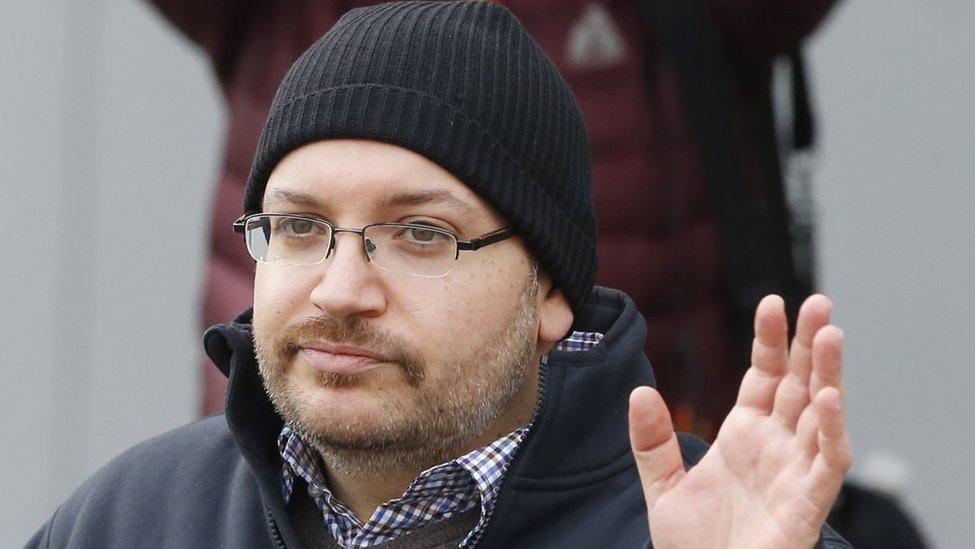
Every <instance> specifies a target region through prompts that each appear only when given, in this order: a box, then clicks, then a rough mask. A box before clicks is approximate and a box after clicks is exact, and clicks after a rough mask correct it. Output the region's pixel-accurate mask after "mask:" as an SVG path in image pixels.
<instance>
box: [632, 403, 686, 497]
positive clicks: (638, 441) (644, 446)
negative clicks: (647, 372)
mask: <svg viewBox="0 0 976 549" xmlns="http://www.w3.org/2000/svg"><path fill="white" fill-rule="evenodd" d="M630 447H631V450H633V452H634V461H636V462H637V472H638V473H639V474H640V479H641V485H642V486H643V488H644V499H645V500H646V503H647V508H648V510H650V509H651V508H653V507H654V504H655V503H656V502H657V499H658V498H659V497H660V496H661V494H663V493H665V492H667V491H668V490H669V489H670V488H671V487H672V486H674V485H675V484H676V483H677V482H678V481H679V480H681V478H682V477H683V476H684V473H685V469H684V464H683V463H682V461H681V450H680V449H679V447H678V438H677V436H675V434H674V425H673V424H672V423H671V414H669V413H668V407H667V406H665V404H664V399H662V398H661V395H660V393H658V392H657V391H656V390H654V389H652V388H650V387H638V388H636V389H634V391H633V392H631V393H630Z"/></svg>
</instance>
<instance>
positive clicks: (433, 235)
mask: <svg viewBox="0 0 976 549" xmlns="http://www.w3.org/2000/svg"><path fill="white" fill-rule="evenodd" d="M406 233H407V237H408V238H410V240H413V241H415V242H433V241H434V240H435V239H437V238H444V235H442V234H441V233H439V232H437V231H432V230H430V229H418V228H416V227H411V228H409V229H407V230H406Z"/></svg>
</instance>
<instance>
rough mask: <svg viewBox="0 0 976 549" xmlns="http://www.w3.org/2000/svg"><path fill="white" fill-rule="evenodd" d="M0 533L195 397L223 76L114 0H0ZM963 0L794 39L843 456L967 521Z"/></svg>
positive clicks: (876, 11)
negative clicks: (812, 114) (841, 357)
mask: <svg viewBox="0 0 976 549" xmlns="http://www.w3.org/2000/svg"><path fill="white" fill-rule="evenodd" d="M0 36H2V37H3V38H2V40H3V46H4V47H3V48H0V74H3V75H4V79H3V84H2V86H0V121H2V128H3V131H2V132H0V150H2V151H3V152H4V161H3V162H0V181H2V182H3V183H2V185H3V191H4V192H3V196H5V197H8V198H13V200H9V201H8V203H7V207H6V208H5V215H6V216H7V219H6V222H5V223H4V227H5V228H4V230H3V234H4V235H5V236H7V238H5V239H4V240H5V246H6V249H5V250H4V251H5V253H4V254H3V266H4V268H3V269H2V270H0V303H2V304H3V305H2V306H3V316H4V318H5V319H6V320H5V322H4V326H3V329H2V330H0V368H2V370H0V371H2V373H3V380H4V383H2V384H0V406H2V408H0V410H2V413H3V415H4V419H5V421H4V422H3V433H2V439H0V440H3V450H4V452H3V455H4V458H3V461H2V462H0V465H2V467H0V485H2V486H3V487H4V490H5V493H6V497H5V498H4V508H3V511H2V513H0V532H3V534H2V537H3V539H2V540H0V546H10V547H16V546H19V545H20V544H21V543H22V541H23V540H24V539H26V538H27V537H28V536H29V535H30V533H31V532H32V531H33V530H34V529H35V528H36V527H37V526H38V525H39V524H40V523H41V522H42V521H43V520H45V519H46V518H47V517H48V516H50V514H51V513H52V512H53V510H54V509H55V507H56V506H57V504H58V503H59V502H60V501H61V500H63V498H65V497H66V496H67V495H68V494H69V493H70V492H71V491H72V490H73V489H74V487H75V486H77V484H78V483H79V482H81V480H82V479H83V478H84V477H85V476H87V475H88V474H90V473H91V472H92V471H94V470H95V469H96V468H97V467H99V466H100V465H101V464H103V463H105V461H107V460H108V459H110V458H111V456H113V455H115V454H117V453H118V452H119V451H121V450H122V449H124V448H125V447H128V446H130V445H131V444H134V443H135V442H138V441H139V440H142V439H144V438H146V437H149V436H151V435H153V434H156V433H159V432H161V431H163V430H165V429H168V428H171V427H174V426H177V425H180V424H182V423H185V422H187V421H190V420H191V419H193V418H194V417H195V414H196V409H197V392H196V388H197V383H198V372H197V370H196V362H197V359H198V356H199V352H200V351H199V348H200V347H199V335H200V334H199V332H198V330H197V327H196V323H197V317H196V311H197V307H198V305H197V303H198V299H199V293H200V284H201V276H202V273H203V270H204V264H203V260H204V257H205V247H204V246H205V240H204V235H205V233H206V227H207V209H208V207H209V202H210V190H211V188H212V183H213V181H214V179H215V176H216V169H217V165H218V161H219V154H220V150H221V143H222V128H223V116H224V115H223V112H222V108H223V107H222V105H221V98H220V96H219V94H218V92H217V91H216V90H215V89H214V85H213V81H212V78H211V76H210V73H209V71H208V67H207V66H206V64H205V63H204V60H203V59H202V58H201V56H200V55H198V54H197V52H195V51H194V50H193V49H192V48H191V47H190V46H188V45H187V44H186V43H184V42H183V41H182V40H181V39H180V38H179V37H178V36H177V35H176V34H175V33H174V32H173V31H172V30H171V29H170V28H169V27H168V26H166V25H164V24H163V23H162V22H161V20H159V19H158V18H157V17H156V15H155V13H153V12H152V11H150V10H149V9H147V8H146V7H145V6H144V5H142V4H141V3H138V2H132V1H131V0H88V1H87V2H84V3H82V2H68V1H65V0H62V1H53V0H48V1H38V0H8V1H6V2H3V3H2V4H0ZM972 39H973V6H972V3H971V2H966V1H964V0H952V1H943V2H940V3H924V4H923V3H916V2H907V1H897V2H896V1H891V0H887V1H885V0H860V1H858V2H847V4H846V5H845V6H844V7H843V8H842V9H840V10H838V12H837V13H836V14H835V16H834V17H833V18H832V19H831V20H830V21H829V22H828V24H827V25H826V26H825V27H824V29H823V30H822V31H821V32H820V34H819V35H818V36H817V37H816V38H815V40H814V42H813V47H812V51H811V54H812V56H811V65H812V67H811V68H812V71H813V76H814V84H815V88H816V89H815V93H816V100H817V106H818V108H819V109H820V113H821V115H822V130H823V132H822V142H823V146H822V148H821V151H820V155H819V168H818V173H817V186H816V198H817V201H818V204H819V213H820V221H821V229H820V238H819V242H820V260H821V263H820V265H821V280H822V286H823V288H824V289H825V290H826V291H827V292H828V293H829V294H830V295H831V296H832V297H833V298H834V299H835V301H836V303H837V320H838V322H839V323H840V324H841V325H842V326H843V327H844V328H845V331H846V334H847V342H848V347H847V353H846V358H847V362H846V363H847V365H848V366H847V391H848V402H849V403H848V417H849V421H850V427H851V431H852V433H853V435H854V439H855V447H856V448H855V451H856V452H855V453H856V458H857V465H856V466H855V470H854V475H855V476H858V477H860V478H862V479H865V480H866V481H870V482H874V483H882V484H884V485H885V486H887V487H888V488H889V489H892V490H895V491H899V492H900V493H901V494H902V496H903V497H904V498H905V501H906V504H907V506H908V507H909V508H910V509H911V510H912V511H913V512H915V514H916V515H917V516H918V517H919V518H920V521H921V523H922V526H923V528H924V530H925V533H926V534H927V535H928V536H929V538H930V539H931V540H932V541H933V542H935V545H936V546H937V547H946V548H949V547H971V546H972V544H973V522H972V516H973V488H972V487H973V431H974V425H973V419H972V418H973V392H972V390H973V386H974V379H973V354H972V349H973V335H972V334H973V308H972V303H973V298H974V295H973V282H972V281H973V237H972V235H973V203H974V200H973V199H974V196H973V188H974V187H973V174H974V172H973V133H972V128H973V126H972V125H971V121H972V120H973V88H972V82H973V54H972V51H973V50H972V49H971V44H972Z"/></svg>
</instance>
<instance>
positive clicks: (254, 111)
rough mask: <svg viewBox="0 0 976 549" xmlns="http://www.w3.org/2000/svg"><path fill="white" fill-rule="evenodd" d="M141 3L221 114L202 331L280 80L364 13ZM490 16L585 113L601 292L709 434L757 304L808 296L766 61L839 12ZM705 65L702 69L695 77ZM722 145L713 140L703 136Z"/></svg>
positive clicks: (234, 1) (316, 3) (222, 313)
mask: <svg viewBox="0 0 976 549" xmlns="http://www.w3.org/2000/svg"><path fill="white" fill-rule="evenodd" d="M152 3H153V4H154V5H155V6H156V7H157V8H158V10H159V11H160V13H162V14H163V15H164V16H165V17H166V18H167V19H168V20H169V21H171V22H172V24H173V25H175V26H176V27H177V28H178V29H179V30H180V31H181V32H182V33H183V34H184V35H185V36H187V37H188V38H189V39H190V40H192V41H193V42H195V43H196V44H197V45H198V46H199V47H200V48H201V49H202V50H203V51H205V52H206V54H207V55H208V56H209V57H210V59H211V61H212V63H213V67H214V71H215V74H216V76H217V81H218V83H219V85H220V88H221V90H222V91H223V94H224V97H225V98H226V101H227V107H228V108H227V112H228V127H227V132H226V136H227V137H226V141H227V146H226V150H225V153H224V159H223V168H222V173H221V176H220V181H219V182H218V184H217V188H216V194H215V198H214V201H213V204H214V205H213V215H212V218H211V236H210V249H211V255H210V265H209V268H208V276H207V282H206V289H205V291H204V303H203V314H202V323H203V325H204V326H209V325H212V324H216V323H219V322H224V321H226V320H227V319H228V318H232V317H233V316H234V315H235V314H237V312H239V311H240V310H241V309H243V308H245V307H246V306H247V305H248V304H249V303H250V299H251V292H252V280H253V265H252V263H251V260H250V258H249V257H248V256H247V254H246V253H244V251H243V250H242V249H241V247H240V246H239V243H238V242H237V241H236V240H235V239H234V238H233V235H230V234H227V232H226V230H225V227H226V226H227V224H228V223H230V222H231V221H233V220H234V219H235V218H236V216H237V215H238V213H239V206H240V203H241V200H242V197H243V192H244V185H245V181H246V178H247V175H248V170H249V168H250V160H251V158H252V156H253V153H254V150H255V146H256V144H257V142H258V135H259V133H260V130H261V127H262V123H263V121H264V117H265V114H266V113H267V111H268V107H269V105H270V104H271V99H272V97H273V95H274V92H275V87H276V83H277V82H278V81H279V79H280V78H281V77H282V76H283V75H284V73H285V71H286V70H287V68H288V67H289V65H290V64H291V62H292V61H293V60H294V59H295V58H297V57H298V55H299V54H300V53H301V52H302V51H304V50H305V48H307V47H308V46H309V45H310V44H311V43H312V42H313V41H314V40H315V39H316V38H318V37H319V36H321V35H322V33H323V32H325V31H326V30H327V29H329V28H330V27H331V26H332V25H333V24H334V23H335V21H336V20H337V19H338V18H339V17H340V16H341V15H342V14H343V13H345V12H346V11H347V10H349V9H351V8H355V7H358V6H363V5H367V4H371V3H372V2H367V1H354V0H281V1H277V2H256V1H253V0H206V1H201V0H152ZM499 3H501V4H503V5H505V6H506V7H507V8H509V9H510V10H511V11H512V12H513V13H514V14H515V15H516V16H517V17H518V18H519V20H520V21H521V22H522V24H523V25H524V26H525V28H526V29H528V31H529V33H530V34H531V35H532V36H533V38H534V39H535V40H536V41H537V42H538V43H539V44H540V46H541V47H542V48H543V50H544V51H545V52H546V54H547V55H548V56H549V57H550V59H552V61H553V62H554V64H555V66H556V67H557V69H559V71H560V72H561V73H562V74H563V75H564V77H565V78H566V80H567V81H568V82H569V84H570V86H571V88H572V90H573V92H574V94H575V96H576V98H577V100H578V102H579V104H580V107H581V108H582V111H583V114H584V117H585V120H586V124H587V127H588V130H589V135H590V140H591V146H592V155H593V177H594V201H595V204H596V210H597V218H598V223H599V228H600V230H599V233H598V239H597V253H598V255H599V257H600V270H599V272H598V273H597V282H598V283H600V284H603V285H607V286H610V287H614V288H619V289H621V290H623V291H624V292H626V293H627V294H629V295H630V296H631V297H632V298H633V299H634V301H635V303H636V304H637V307H638V310H640V312H641V313H642V314H643V315H644V317H645V318H646V319H647V322H648V336H647V341H646V345H645V351H646V353H647V355H648V357H649V358H650V360H651V362H652V364H653V365H654V370H655V374H656V377H657V386H658V387H659V388H660V390H661V391H662V393H663V394H664V395H666V396H667V399H668V402H669V403H670V406H671V411H672V413H673V415H674V416H675V422H676V425H677V426H678V428H679V429H683V430H688V431H692V432H695V433H696V434H698V435H700V436H702V437H703V438H706V439H711V438H712V437H713V436H714V435H715V432H716V429H717V426H718V424H719V422H720V421H721V418H723V417H724V416H725V414H726V413H727V412H728V410H729V408H730V407H731V405H732V402H733V400H734V398H735V391H736V387H737V386H738V380H739V379H740V378H741V376H742V374H743V373H744V371H745V369H746V368H747V367H748V365H749V345H748V341H749V339H750V337H751V336H750V330H751V328H752V322H751V317H752V308H753V307H754V304H755V303H756V302H757V301H758V300H759V299H760V298H761V297H762V295H764V294H766V293H771V292H775V293H778V294H780V295H783V296H784V297H785V298H786V301H787V306H788V309H789V310H790V314H791V316H793V315H794V313H795V309H796V307H798V306H799V303H800V301H801V299H802V297H803V296H805V295H808V294H809V293H811V291H812V289H813V288H812V287H811V283H810V277H809V272H807V273H804V272H801V270H798V269H797V268H796V267H795V261H794V256H795V253H794V252H795V250H794V248H795V246H794V244H795V242H794V241H793V239H792V236H791V232H790V230H789V224H790V219H789V214H788V210H787V207H786V202H785V198H784V190H783V180H782V175H781V170H780V165H779V152H778V151H777V146H776V138H775V135H774V122H773V117H772V110H771V101H770V86H769V80H770V72H771V67H772V63H773V60H774V59H775V58H777V56H780V55H783V54H788V53H790V52H795V51H796V50H797V49H798V47H799V45H800V43H801V42H802V40H803V39H804V38H805V37H806V36H808V35H809V34H810V33H811V32H812V31H813V30H814V29H815V28H816V27H817V25H818V24H819V23H820V22H821V21H822V20H823V19H824V18H825V17H826V16H827V14H828V13H829V12H830V10H831V8H832V6H833V5H834V3H835V2H834V1H833V0H787V1H784V0H759V1H756V0H711V1H705V2H673V1H670V0H640V1H638V0H603V1H599V0H506V1H503V2H499ZM689 52H691V53H695V52H698V53H699V58H696V57H694V56H689V55H688V53H689ZM701 57H704V59H702V58H701ZM719 62H720V64H719V65H718V66H716V67H713V66H712V65H715V64H716V63H719ZM700 67H705V68H710V71H705V72H704V73H702V72H700V71H699V72H694V71H695V70H697V69H698V68H700ZM689 71H692V72H691V73H690V72H689ZM720 90H722V91H720ZM702 91H703V92H704V96H702V95H703V94H702V93H701V92H702ZM716 98H718V99H720V100H721V101H722V102H721V103H720V104H715V105H712V104H703V102H704V103H708V102H710V101H713V100H715V99H716ZM696 113H706V117H705V118H704V120H702V119H701V117H700V116H698V115H697V114H696ZM714 124H718V126H717V127H712V126H711V125H714ZM716 135H718V136H724V140H723V141H721V142H720V143H717V144H716V143H715V142H714V139H711V140H710V137H711V136H716ZM730 176H731V177H732V179H731V180H726V178H728V177H730ZM743 220H749V224H748V225H744V223H745V222H744V221H743ZM801 251H802V250H801ZM803 253H805V256H807V257H809V255H810V253H809V250H806V251H805V252H803ZM203 377H204V389H203V393H204V397H203V406H202V412H203V413H204V414H208V413H212V412H215V411H219V410H221V409H222V408H223V402H224V392H225V387H226V380H225V379H224V377H223V376H222V375H220V373H219V372H217V370H216V368H214V367H213V365H211V364H209V362H207V363H206V364H205V365H204V367H203Z"/></svg>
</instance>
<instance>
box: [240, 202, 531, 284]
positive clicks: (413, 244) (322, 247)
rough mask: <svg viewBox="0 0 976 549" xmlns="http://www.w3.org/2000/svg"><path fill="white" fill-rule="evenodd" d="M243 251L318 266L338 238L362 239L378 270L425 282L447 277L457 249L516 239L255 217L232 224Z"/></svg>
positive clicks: (502, 232)
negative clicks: (460, 236) (466, 237)
mask: <svg viewBox="0 0 976 549" xmlns="http://www.w3.org/2000/svg"><path fill="white" fill-rule="evenodd" d="M234 231H235V232H238V233H244V241H245V242H246V243H247V251H248V253H250V254H251V257H253V258H254V260H255V261H257V262H259V263H267V264H271V265H317V264H319V263H322V262H323V261H325V260H326V258H328V257H329V255H331V253H332V250H333V249H335V246H336V242H335V240H336V239H335V237H336V235H337V234H339V233H356V234H358V235H361V236H362V237H363V248H365V250H366V257H367V258H368V260H369V261H370V262H371V263H373V264H374V265H376V266H377V267H379V268H381V269H383V270H385V271H391V272H397V273H403V274H409V275H413V276H419V277H424V278H438V277H442V276H446V275H447V274H448V273H450V272H451V269H453V268H454V263H455V261H456V260H457V259H458V256H459V255H460V252H461V250H471V251H474V250H477V249H479V248H482V247H484V246H488V245H490V244H494V243H496V242H501V241H502V240H505V239H506V238H510V237H512V236H514V235H515V233H516V231H515V229H514V228H512V227H505V228H503V229H499V230H497V231H494V232H490V233H485V234H483V235H481V236H479V237H477V238H473V239H471V240H458V239H457V237H456V236H454V235H453V234H451V233H450V232H449V231H446V230H444V229H441V228H439V227H434V226H431V225H424V224H418V223H372V224H369V225H366V226H365V227H363V228H362V229H350V228H343V227H335V226H333V225H332V224H331V223H329V222H328V221H325V220H324V219H320V218H317V217H312V216H307V215H295V214H266V213H259V214H254V215H249V216H242V217H240V218H239V219H237V220H236V221H234Z"/></svg>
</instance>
